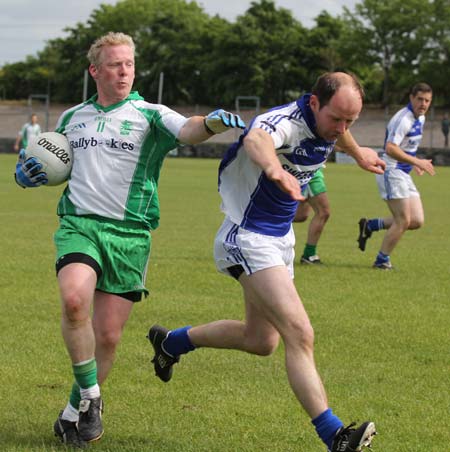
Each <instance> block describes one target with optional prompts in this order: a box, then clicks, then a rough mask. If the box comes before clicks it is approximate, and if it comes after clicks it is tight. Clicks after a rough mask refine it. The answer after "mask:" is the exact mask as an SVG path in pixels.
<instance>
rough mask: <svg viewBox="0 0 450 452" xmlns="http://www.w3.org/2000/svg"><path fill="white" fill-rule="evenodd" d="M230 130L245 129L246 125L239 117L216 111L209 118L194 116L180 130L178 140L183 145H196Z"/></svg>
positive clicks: (223, 111)
mask: <svg viewBox="0 0 450 452" xmlns="http://www.w3.org/2000/svg"><path fill="white" fill-rule="evenodd" d="M230 129H245V123H244V121H243V120H242V119H241V117H240V116H239V115H235V114H233V113H230V112H228V111H225V110H222V109H220V110H215V111H213V112H211V113H209V114H208V115H207V116H192V117H191V118H189V120H188V121H187V122H186V124H185V125H184V126H183V127H182V129H181V130H180V134H179V135H178V140H179V141H180V142H181V143H186V144H196V143H201V142H202V141H205V140H207V139H208V138H210V137H211V136H212V135H216V134H218V133H223V132H226V131H227V130H230Z"/></svg>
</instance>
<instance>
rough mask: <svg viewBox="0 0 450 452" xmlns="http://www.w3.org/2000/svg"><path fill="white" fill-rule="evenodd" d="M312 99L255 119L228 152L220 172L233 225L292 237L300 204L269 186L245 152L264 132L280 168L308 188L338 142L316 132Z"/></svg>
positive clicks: (226, 209) (224, 206) (225, 207)
mask: <svg viewBox="0 0 450 452" xmlns="http://www.w3.org/2000/svg"><path fill="white" fill-rule="evenodd" d="M310 96H311V95H310V94H305V95H304V96H302V97H301V98H300V99H298V100H297V101H295V102H292V103H290V104H287V105H283V106H281V107H276V108H273V109H271V110H269V111H267V112H266V113H263V114H261V115H259V116H257V117H256V118H255V119H254V120H253V121H252V122H251V124H250V126H249V128H248V129H247V130H246V131H245V132H244V134H243V135H242V136H241V137H240V139H239V141H238V142H236V143H234V144H233V145H232V146H231V147H230V148H229V149H228V151H227V152H226V154H225V156H224V158H223V159H222V162H221V164H220V168H219V192H220V195H221V197H222V206H221V208H222V211H223V212H224V213H225V215H227V216H228V217H229V218H230V219H231V221H233V222H234V223H235V224H237V225H239V226H240V227H242V228H244V229H247V230H249V231H253V232H258V233H260V234H265V235H269V236H275V237H282V236H284V235H286V234H287V233H288V232H289V229H290V227H291V223H292V220H293V218H294V215H295V211H296V210H297V206H298V201H295V200H293V199H292V198H291V197H290V196H289V195H288V194H287V193H285V192H283V191H282V190H281V189H280V188H278V186H277V185H276V184H275V183H274V182H272V181H270V180H269V179H268V178H267V177H266V175H265V173H264V172H263V171H262V169H261V167H259V166H258V165H256V164H255V163H254V162H253V161H252V160H251V159H250V157H249V156H248V154H247V152H246V151H245V149H244V147H243V139H244V138H245V136H246V134H247V133H248V132H249V131H250V130H252V129H256V128H259V129H262V130H264V131H266V132H267V133H268V134H269V135H270V136H271V137H272V139H273V142H274V145H275V150H276V153H277V156H278V159H279V160H280V163H281V165H282V167H283V168H284V169H285V170H286V171H288V172H289V173H291V174H292V175H293V176H295V177H296V178H297V179H298V182H299V185H300V186H304V185H305V184H307V183H308V182H309V181H310V179H311V178H312V177H313V175H314V173H315V172H316V171H317V170H318V169H319V168H321V167H322V166H323V164H324V163H325V161H326V160H327V158H328V156H329V155H330V153H331V152H332V150H333V148H334V144H335V141H326V140H324V139H322V138H320V137H319V136H318V135H317V132H316V124H315V119H314V115H313V112H312V111H311V108H310V106H309V99H310Z"/></svg>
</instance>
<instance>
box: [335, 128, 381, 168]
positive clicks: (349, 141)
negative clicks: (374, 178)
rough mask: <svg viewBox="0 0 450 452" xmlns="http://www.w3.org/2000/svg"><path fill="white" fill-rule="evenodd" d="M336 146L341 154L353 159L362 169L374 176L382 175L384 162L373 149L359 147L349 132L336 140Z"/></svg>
mask: <svg viewBox="0 0 450 452" xmlns="http://www.w3.org/2000/svg"><path fill="white" fill-rule="evenodd" d="M336 145H337V147H338V148H339V150H340V151H341V152H345V153H346V154H348V155H350V156H351V157H353V158H354V159H355V160H356V163H357V164H358V165H359V166H360V167H361V168H362V169H364V170H366V171H370V172H371V173H375V174H383V173H384V169H385V168H386V163H385V162H384V160H382V159H380V157H378V153H377V152H376V151H374V150H373V149H371V148H367V147H361V146H359V145H358V143H357V142H356V141H355V139H354V138H353V135H352V134H351V133H350V131H349V130H347V131H346V132H345V133H344V134H343V135H341V136H340V137H339V138H338V140H337V142H336Z"/></svg>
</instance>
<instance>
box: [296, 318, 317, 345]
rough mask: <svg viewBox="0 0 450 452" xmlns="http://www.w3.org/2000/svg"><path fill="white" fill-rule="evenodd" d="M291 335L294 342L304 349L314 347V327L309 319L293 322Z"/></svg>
mask: <svg viewBox="0 0 450 452" xmlns="http://www.w3.org/2000/svg"><path fill="white" fill-rule="evenodd" d="M292 330H293V337H294V338H295V339H294V340H295V342H296V343H297V344H298V345H300V347H302V348H304V349H310V350H312V349H313V348H314V329H313V327H312V325H311V323H310V322H309V321H302V322H298V323H295V324H293V327H292Z"/></svg>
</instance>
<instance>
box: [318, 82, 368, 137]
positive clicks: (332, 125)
mask: <svg viewBox="0 0 450 452" xmlns="http://www.w3.org/2000/svg"><path fill="white" fill-rule="evenodd" d="M310 106H311V109H312V111H313V113H314V117H315V119H316V128H317V133H318V134H319V136H320V137H321V138H323V139H324V140H327V141H334V140H337V139H338V138H339V136H341V135H342V134H344V133H345V132H346V131H347V130H348V129H349V127H350V126H351V125H352V124H353V123H354V122H355V121H356V120H357V119H358V117H359V113H360V112H361V109H362V99H361V96H360V94H359V93H358V91H356V90H355V89H354V88H352V87H351V86H342V87H341V88H339V90H338V91H337V92H336V93H335V94H334V96H333V97H332V98H331V99H330V102H329V103H328V104H327V105H325V106H324V107H322V108H320V104H319V100H318V98H317V97H316V96H315V95H312V96H311V100H310Z"/></svg>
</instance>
